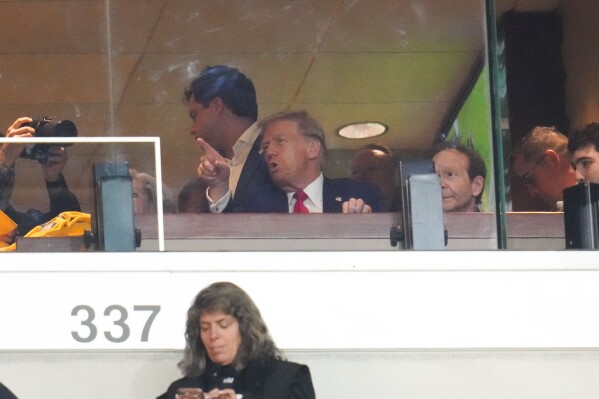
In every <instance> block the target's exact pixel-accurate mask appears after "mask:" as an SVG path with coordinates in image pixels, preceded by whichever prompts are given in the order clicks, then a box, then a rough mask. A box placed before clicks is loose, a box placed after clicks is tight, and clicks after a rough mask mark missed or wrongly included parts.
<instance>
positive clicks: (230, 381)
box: [157, 359, 315, 399]
mask: <svg viewBox="0 0 599 399" xmlns="http://www.w3.org/2000/svg"><path fill="white" fill-rule="evenodd" d="M179 388H201V389H202V391H204V392H209V391H211V390H212V389H214V388H219V389H224V388H233V389H234V390H235V392H236V393H237V394H242V395H243V396H242V399H314V398H315V394H314V387H313V385H312V377H311V376H310V370H309V369H308V366H305V365H303V364H298V363H293V362H288V361H283V360H276V359H272V360H269V361H267V362H250V363H249V364H248V365H247V366H246V367H245V368H244V369H243V370H242V371H241V372H239V373H237V372H235V371H234V370H232V368H231V367H221V366H216V365H209V366H208V367H207V370H206V372H205V373H204V374H203V375H201V376H199V377H183V378H181V379H178V380H176V381H174V382H173V383H172V384H171V385H170V386H169V388H168V390H167V391H166V393H164V394H162V395H160V396H159V397H158V398H157V399H175V393H176V392H177V389H179Z"/></svg>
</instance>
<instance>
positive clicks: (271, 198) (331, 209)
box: [233, 177, 387, 213]
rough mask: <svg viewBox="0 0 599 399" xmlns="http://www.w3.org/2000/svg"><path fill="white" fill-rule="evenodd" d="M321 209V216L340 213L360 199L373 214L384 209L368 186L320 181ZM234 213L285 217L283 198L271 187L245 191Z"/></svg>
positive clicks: (286, 208) (377, 193) (286, 207)
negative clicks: (343, 208) (282, 215)
mask: <svg viewBox="0 0 599 399" xmlns="http://www.w3.org/2000/svg"><path fill="white" fill-rule="evenodd" d="M322 197H323V198H322V200H323V203H322V207H323V209H322V210H323V212H324V213H340V212H341V211H342V204H343V202H345V201H347V200H349V199H350V198H362V199H363V200H364V202H365V203H366V204H368V205H370V207H371V208H372V211H373V212H383V211H385V210H386V209H387V208H386V206H385V199H384V198H383V196H382V194H381V192H380V190H379V188H378V187H377V186H376V185H374V184H370V183H362V182H359V181H356V180H352V179H345V178H343V179H328V178H326V177H325V178H324V182H323V186H322ZM233 209H234V211H235V212H247V213H261V212H265V213H277V212H281V213H288V212H289V205H288V202H287V194H286V193H285V191H284V190H282V189H280V188H279V187H277V186H275V185H274V184H265V185H261V186H253V187H249V188H248V192H247V194H246V196H244V198H243V199H239V200H236V201H235V205H234V208H233Z"/></svg>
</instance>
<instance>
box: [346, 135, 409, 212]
mask: <svg viewBox="0 0 599 399" xmlns="http://www.w3.org/2000/svg"><path fill="white" fill-rule="evenodd" d="M395 164H396V162H395V159H394V157H393V153H392V151H391V150H390V149H389V148H388V147H386V146H384V145H381V144H366V145H365V146H363V147H362V148H360V150H358V152H357V153H356V154H355V155H354V157H353V158H352V161H351V169H350V177H351V178H352V179H354V180H357V181H361V182H366V183H373V184H376V185H377V186H378V188H379V189H380V190H381V193H382V195H383V197H384V198H385V203H386V204H385V211H390V212H395V211H398V210H400V208H401V207H400V206H399V187H397V185H396V184H395Z"/></svg>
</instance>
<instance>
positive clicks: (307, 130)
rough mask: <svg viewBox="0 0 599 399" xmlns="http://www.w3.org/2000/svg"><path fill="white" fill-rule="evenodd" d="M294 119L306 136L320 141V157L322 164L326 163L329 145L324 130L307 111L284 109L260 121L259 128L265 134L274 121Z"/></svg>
mask: <svg viewBox="0 0 599 399" xmlns="http://www.w3.org/2000/svg"><path fill="white" fill-rule="evenodd" d="M278 121H292V122H295V123H297V128H298V130H299V131H300V133H301V134H303V135H304V136H306V137H308V138H311V139H313V140H316V141H318V142H319V143H320V159H321V164H324V162H325V160H326V158H327V145H326V142H325V140H324V130H323V129H322V127H321V126H320V124H319V123H318V122H316V120H315V119H314V118H312V117H311V116H310V115H308V112H307V111H304V110H302V111H284V112H279V113H276V114H273V115H271V116H269V117H267V118H265V119H263V120H262V121H260V124H259V126H258V127H259V129H260V132H261V135H262V134H264V131H265V130H266V128H267V127H268V126H269V125H270V124H271V123H273V122H278Z"/></svg>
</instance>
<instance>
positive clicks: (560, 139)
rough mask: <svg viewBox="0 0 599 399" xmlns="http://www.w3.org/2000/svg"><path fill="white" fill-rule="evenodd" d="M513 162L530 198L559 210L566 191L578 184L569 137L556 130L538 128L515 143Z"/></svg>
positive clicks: (515, 172)
mask: <svg viewBox="0 0 599 399" xmlns="http://www.w3.org/2000/svg"><path fill="white" fill-rule="evenodd" d="M511 159H512V171H513V172H514V174H515V175H516V176H517V177H518V178H519V179H520V180H521V181H522V183H523V184H524V185H525V186H526V187H527V189H528V193H529V194H530V196H531V197H533V198H537V199H539V200H541V201H542V202H543V203H545V204H547V205H548V206H549V207H550V209H552V210H559V209H560V208H561V206H560V204H561V203H562V201H563V190H564V189H565V188H567V187H570V186H573V185H575V184H576V172H574V169H573V168H572V164H571V162H570V154H569V153H568V138H567V137H566V136H564V135H563V134H561V133H560V132H559V131H557V129H555V127H547V126H537V127H535V128H533V129H532V130H531V131H530V132H528V134H527V135H526V136H524V137H523V138H522V140H520V141H519V142H518V144H516V146H515V147H514V150H513V151H512V154H511Z"/></svg>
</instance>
